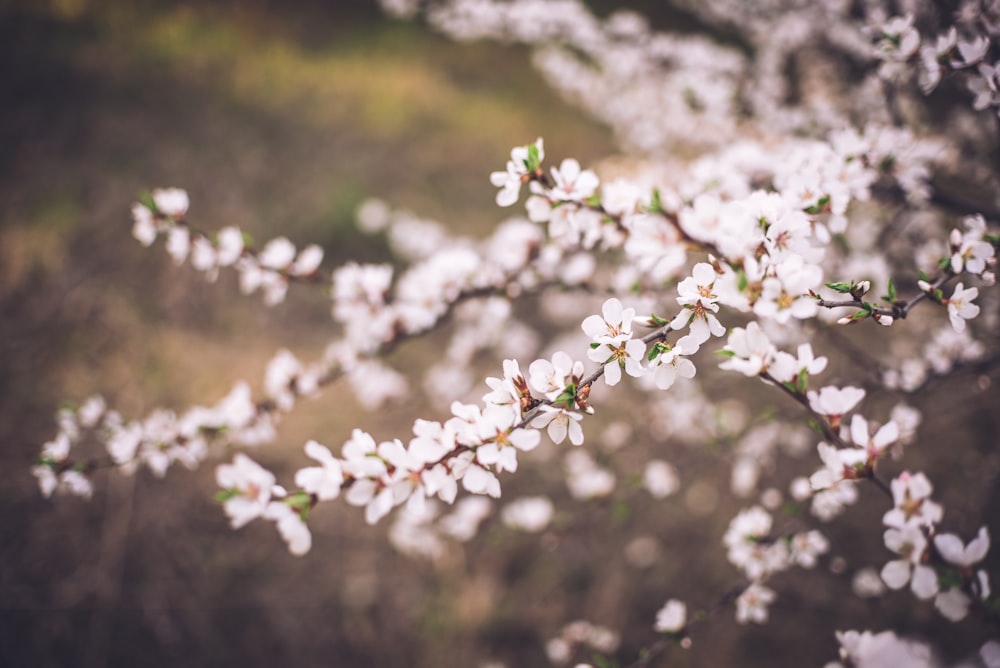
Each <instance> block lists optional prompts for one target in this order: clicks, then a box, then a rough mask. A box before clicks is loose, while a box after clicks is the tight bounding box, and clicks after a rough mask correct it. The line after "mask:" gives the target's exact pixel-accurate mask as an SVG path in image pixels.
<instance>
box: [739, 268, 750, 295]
mask: <svg viewBox="0 0 1000 668" xmlns="http://www.w3.org/2000/svg"><path fill="white" fill-rule="evenodd" d="M736 275H737V276H738V277H739V282H738V283H737V284H736V289H737V290H739V291H740V292H743V291H744V290H746V289H747V286H748V285H750V280H749V279H748V278H747V272H745V271H743V270H742V269H740V270H739V272H738V273H737V274H736Z"/></svg>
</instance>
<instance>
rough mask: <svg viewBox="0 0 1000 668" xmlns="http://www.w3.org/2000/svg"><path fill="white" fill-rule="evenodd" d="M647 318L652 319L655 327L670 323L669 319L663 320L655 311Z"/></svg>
mask: <svg viewBox="0 0 1000 668" xmlns="http://www.w3.org/2000/svg"><path fill="white" fill-rule="evenodd" d="M649 319H650V320H652V321H653V324H654V325H656V326H657V327H666V326H667V325H669V324H670V321H669V320H664V319H663V318H661V317H660V316H658V315H656V314H655V313H653V314H650V316H649Z"/></svg>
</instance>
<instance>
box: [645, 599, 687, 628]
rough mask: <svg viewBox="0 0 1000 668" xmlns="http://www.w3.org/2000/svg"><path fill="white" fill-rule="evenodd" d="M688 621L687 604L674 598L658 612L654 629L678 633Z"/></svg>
mask: <svg viewBox="0 0 1000 668" xmlns="http://www.w3.org/2000/svg"><path fill="white" fill-rule="evenodd" d="M686 623H687V605H685V604H684V602H683V601H678V600H677V599H676V598H672V599H670V600H669V601H667V602H666V604H665V605H664V606H663V607H662V608H660V610H659V611H658V612H657V613H656V623H655V624H653V630H655V631H659V632H660V633H676V632H677V631H680V630H681V629H683V628H684V625H685V624H686Z"/></svg>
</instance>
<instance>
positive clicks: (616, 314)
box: [581, 297, 635, 345]
mask: <svg viewBox="0 0 1000 668" xmlns="http://www.w3.org/2000/svg"><path fill="white" fill-rule="evenodd" d="M601 313H602V315H590V316H587V318H586V319H584V321H583V324H582V325H581V327H582V328H583V331H584V332H585V333H586V334H587V336H589V337H590V338H591V339H592V340H593V341H594V342H596V343H607V344H612V345H613V344H618V343H621V342H623V341H628V340H629V339H631V338H632V321H633V320H634V319H635V309H634V308H627V309H626V308H623V307H622V303H621V302H620V301H618V299H617V298H615V297H612V298H611V299H608V300H607V301H605V302H604V305H603V306H602V307H601ZM602 316H603V317H602Z"/></svg>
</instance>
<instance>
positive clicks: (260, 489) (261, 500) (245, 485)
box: [215, 453, 275, 529]
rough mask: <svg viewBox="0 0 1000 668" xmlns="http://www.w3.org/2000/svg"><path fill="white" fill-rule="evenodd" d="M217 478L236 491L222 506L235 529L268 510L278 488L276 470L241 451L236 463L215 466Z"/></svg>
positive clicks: (229, 490)
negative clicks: (267, 467) (265, 466)
mask: <svg viewBox="0 0 1000 668" xmlns="http://www.w3.org/2000/svg"><path fill="white" fill-rule="evenodd" d="M215 479H216V482H218V483H219V486H220V487H222V488H223V489H224V490H226V491H227V492H229V493H231V494H232V496H231V497H230V498H228V499H226V501H225V502H223V504H222V507H223V509H224V510H225V511H226V514H227V515H229V519H230V522H231V524H232V526H233V528H234V529H239V528H240V527H242V526H243V525H245V524H246V523H248V522H250V521H251V520H253V519H255V518H257V517H260V516H261V515H262V514H264V511H265V510H266V509H267V505H268V503H269V502H270V501H271V493H272V489H273V488H274V482H275V478H274V474H273V473H271V472H270V471H268V470H267V469H265V468H264V467H262V466H261V465H260V464H258V463H257V462H255V461H254V460H252V459H250V458H249V457H247V456H246V455H244V454H243V453H239V454H237V455H236V456H235V457H234V458H233V463H232V464H220V465H219V467H218V468H216V469H215Z"/></svg>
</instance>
